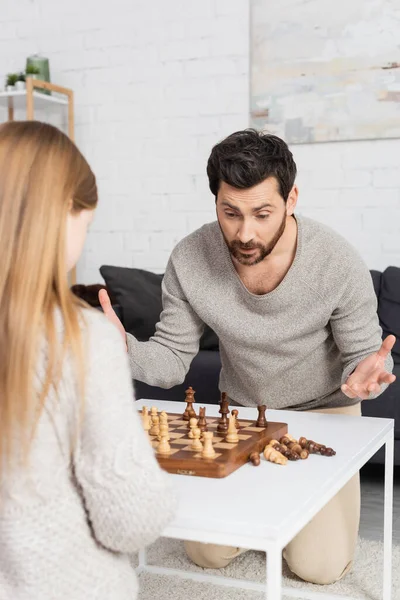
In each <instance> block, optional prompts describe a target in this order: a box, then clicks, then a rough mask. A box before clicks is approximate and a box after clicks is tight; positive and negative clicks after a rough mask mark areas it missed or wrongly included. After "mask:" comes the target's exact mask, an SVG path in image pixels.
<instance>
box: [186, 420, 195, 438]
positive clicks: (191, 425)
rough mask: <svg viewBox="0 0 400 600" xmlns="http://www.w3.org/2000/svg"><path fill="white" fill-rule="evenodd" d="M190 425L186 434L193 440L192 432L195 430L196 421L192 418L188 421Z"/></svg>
mask: <svg viewBox="0 0 400 600" xmlns="http://www.w3.org/2000/svg"><path fill="white" fill-rule="evenodd" d="M189 424H190V431H189V433H188V437H189V438H190V439H191V440H193V439H194V430H195V429H196V428H197V419H195V418H194V417H192V418H191V419H190V421H189Z"/></svg>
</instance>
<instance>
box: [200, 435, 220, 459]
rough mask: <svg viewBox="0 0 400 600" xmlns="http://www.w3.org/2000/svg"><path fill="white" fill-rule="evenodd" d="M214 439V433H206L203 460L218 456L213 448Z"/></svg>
mask: <svg viewBox="0 0 400 600" xmlns="http://www.w3.org/2000/svg"><path fill="white" fill-rule="evenodd" d="M213 437H214V434H213V432H212V431H204V433H203V439H204V447H203V452H202V453H201V458H215V455H216V454H217V453H216V452H215V450H214V448H213Z"/></svg>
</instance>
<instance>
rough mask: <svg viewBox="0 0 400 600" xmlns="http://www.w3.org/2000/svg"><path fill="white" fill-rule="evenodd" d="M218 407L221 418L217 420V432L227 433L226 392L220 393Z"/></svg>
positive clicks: (227, 405)
mask: <svg viewBox="0 0 400 600" xmlns="http://www.w3.org/2000/svg"><path fill="white" fill-rule="evenodd" d="M220 406H221V408H220V409H219V414H220V415H221V418H220V419H218V426H217V431H219V432H220V433H224V432H225V431H228V417H227V415H229V401H228V400H227V395H226V392H222V394H221V401H220Z"/></svg>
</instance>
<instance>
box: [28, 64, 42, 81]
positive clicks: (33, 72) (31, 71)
mask: <svg viewBox="0 0 400 600" xmlns="http://www.w3.org/2000/svg"><path fill="white" fill-rule="evenodd" d="M39 73H40V70H39V68H38V67H36V66H35V65H26V69H25V76H26V77H32V78H33V79H37V76H38V75H39Z"/></svg>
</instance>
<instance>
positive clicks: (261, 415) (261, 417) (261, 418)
mask: <svg viewBox="0 0 400 600" xmlns="http://www.w3.org/2000/svg"><path fill="white" fill-rule="evenodd" d="M257 410H258V419H257V423H256V427H266V426H267V425H268V423H267V419H266V417H265V411H266V410H267V407H266V406H265V404H261V406H257Z"/></svg>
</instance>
